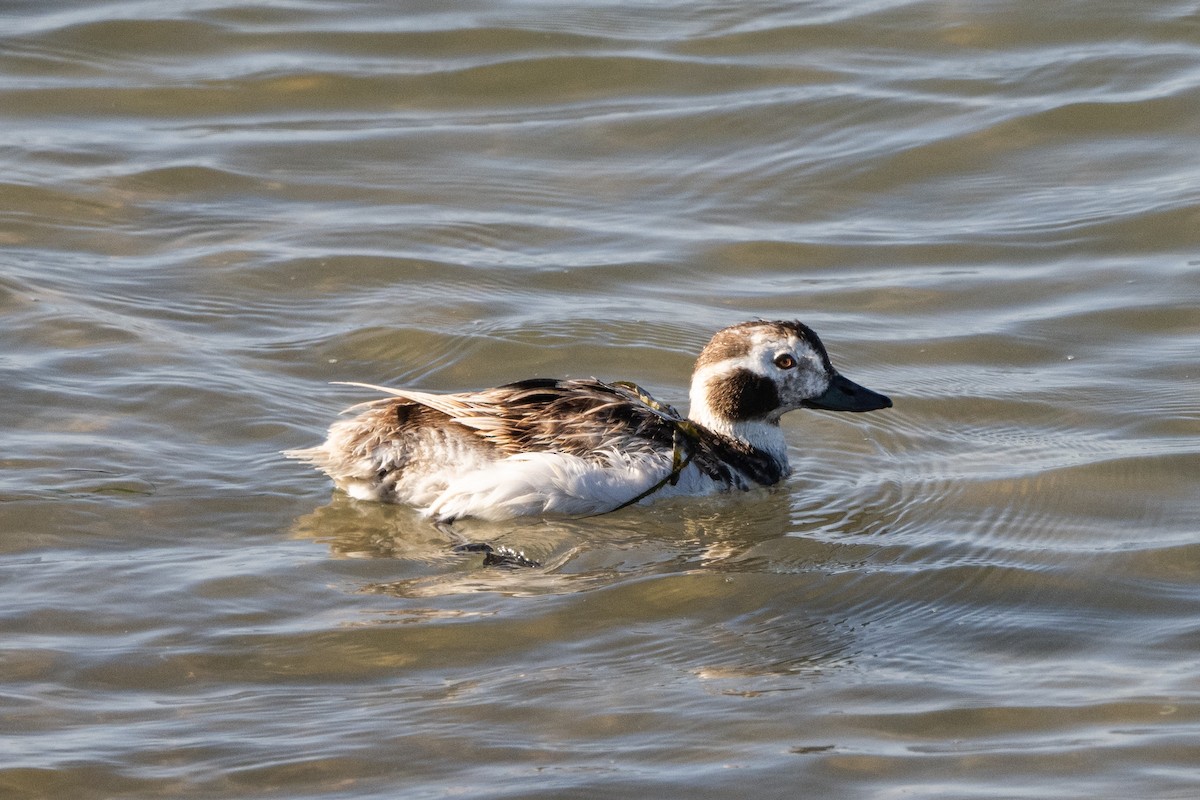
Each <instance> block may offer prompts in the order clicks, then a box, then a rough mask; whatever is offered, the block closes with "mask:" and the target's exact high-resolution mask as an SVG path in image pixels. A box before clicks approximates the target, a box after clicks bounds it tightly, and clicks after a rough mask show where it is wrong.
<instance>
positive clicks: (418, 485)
mask: <svg viewBox="0 0 1200 800" xmlns="http://www.w3.org/2000/svg"><path fill="white" fill-rule="evenodd" d="M347 385H351V386H356V387H359V388H364V389H369V390H372V391H376V392H379V393H381V394H382V395H383V396H381V397H378V398H375V399H372V400H368V401H366V402H363V403H359V404H357V405H355V406H352V407H351V408H349V409H347V410H346V412H344V413H351V412H353V413H354V415H353V416H352V417H350V418H348V419H343V420H339V421H337V422H334V423H333V424H332V425H331V426H330V428H329V431H328V434H327V436H326V438H325V441H324V442H323V443H322V444H320V445H318V446H316V447H311V448H307V449H298V450H289V451H285V453H284V455H286V456H287V457H289V458H292V459H296V460H298V461H301V462H304V463H307V464H309V465H311V466H313V467H315V468H316V469H318V470H319V471H322V472H324V473H325V474H326V475H328V476H329V477H330V478H331V479H332V480H333V483H334V485H335V486H336V487H337V488H338V489H340V490H342V491H343V492H345V493H346V494H347V495H349V496H350V497H352V498H355V499H358V500H369V501H381V502H390V503H398V504H403V505H407V506H412V507H414V508H416V509H417V510H418V511H419V512H420V513H421V514H422V515H424V516H426V517H428V518H431V519H432V520H434V521H435V522H436V523H438V524H440V525H447V524H449V523H452V522H454V521H455V520H458V519H460V518H465V517H469V518H475V519H480V520H488V521H497V520H505V519H512V518H515V517H526V516H558V515H562V516H592V515H598V514H604V513H609V512H612V511H616V510H619V509H622V508H626V507H628V506H632V505H635V504H645V503H649V502H652V501H655V500H658V499H661V498H664V497H670V496H679V495H690V496H703V495H710V494H717V493H722V492H744V491H748V490H752V489H755V488H758V487H769V486H774V485H776V484H778V483H779V482H780V481H782V480H783V479H784V478H786V477H787V476H788V475H789V474H790V472H791V468H790V465H789V463H788V451H787V442H786V440H785V438H784V434H783V431H782V429H781V427H780V419H781V417H783V415H784V414H786V413H788V412H790V411H794V410H797V409H802V408H803V409H814V410H823V411H838V412H866V411H876V410H879V409H885V408H890V407H891V406H892V401H891V399H890V398H888V397H887V396H885V395H882V394H879V393H878V392H874V391H872V390H870V389H867V388H866V387H864V386H861V385H859V384H857V383H855V382H853V381H851V380H849V379H848V378H845V377H844V376H842V375H841V373H839V372H838V371H837V370H836V369H835V368H834V367H833V364H832V363H831V361H830V358H829V353H828V351H827V350H826V348H825V346H824V344H823V343H822V342H821V339H820V338H819V337H818V336H817V333H816V332H815V331H814V330H813V329H812V328H810V327H808V326H807V325H805V324H803V323H801V322H799V321H787V320H773V321H768V320H753V321H749V322H742V323H739V324H736V325H731V326H729V327H726V328H722V329H721V330H719V331H717V332H716V333H715V334H714V335H713V336H712V339H711V340H710V341H709V342H708V344H707V345H705V347H704V348H703V349H702V350H701V352H700V354H699V357H698V358H697V359H696V363H695V368H694V370H693V372H692V378H691V388H690V391H689V400H690V408H689V413H688V414H687V416H683V415H681V414H680V413H679V412H678V411H676V410H675V409H674V408H673V407H672V406H670V405H668V404H666V403H661V402H659V401H657V400H655V399H654V398H653V397H652V396H651V395H650V394H649V393H648V392H646V391H645V390H644V389H642V388H641V387H640V386H638V385H637V384H634V383H631V382H627V381H612V382H605V381H601V380H599V379H596V378H585V379H553V378H533V379H528V380H522V381H518V382H516V383H508V384H505V385H503V386H498V387H495V388H491V389H484V390H481V391H473V392H463V393H456V394H434V393H430V392H423V391H417V390H413V389H393V388H388V387H382V386H375V385H372V384H365V383H349V384H347Z"/></svg>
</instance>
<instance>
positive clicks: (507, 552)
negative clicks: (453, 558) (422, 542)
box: [433, 522, 542, 567]
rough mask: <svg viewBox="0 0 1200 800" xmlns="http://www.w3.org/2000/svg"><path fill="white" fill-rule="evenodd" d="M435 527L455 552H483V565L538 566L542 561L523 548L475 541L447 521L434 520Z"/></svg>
mask: <svg viewBox="0 0 1200 800" xmlns="http://www.w3.org/2000/svg"><path fill="white" fill-rule="evenodd" d="M433 527H435V528H437V529H438V530H439V531H441V532H442V533H443V534H445V535H446V537H447V538H448V539H450V540H451V541H452V542H454V544H453V545H451V549H452V550H454V552H456V553H483V566H485V567H540V566H542V562H540V561H534V560H533V559H532V558H529V557H527V556H526V555H525V551H523V550H514V549H512V548H511V547H506V546H505V545H502V544H488V543H487V542H476V541H472V540H471V539H468V538H467V537H465V536H463V535H462V534H461V533H459V532H458V531H456V530H454V528H452V527H451V526H450V523H448V522H435V523H434V524H433Z"/></svg>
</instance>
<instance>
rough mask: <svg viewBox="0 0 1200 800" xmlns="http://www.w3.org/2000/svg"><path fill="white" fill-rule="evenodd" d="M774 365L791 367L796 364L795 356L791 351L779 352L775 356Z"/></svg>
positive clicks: (781, 367) (782, 367) (785, 367)
mask: <svg viewBox="0 0 1200 800" xmlns="http://www.w3.org/2000/svg"><path fill="white" fill-rule="evenodd" d="M775 366H777V367H779V368H780V369H791V368H792V367H794V366H796V357H795V356H793V355H792V354H791V353H780V354H779V355H777V356H775Z"/></svg>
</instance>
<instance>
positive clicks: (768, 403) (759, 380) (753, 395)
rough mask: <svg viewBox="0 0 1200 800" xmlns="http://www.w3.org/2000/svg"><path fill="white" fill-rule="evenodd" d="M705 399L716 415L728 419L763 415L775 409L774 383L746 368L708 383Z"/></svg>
mask: <svg viewBox="0 0 1200 800" xmlns="http://www.w3.org/2000/svg"><path fill="white" fill-rule="evenodd" d="M708 400H709V403H710V404H711V405H712V409H713V411H715V412H716V413H717V415H719V416H722V417H725V418H726V419H732V420H748V419H755V418H758V417H765V416H767V415H768V414H770V413H771V412H772V411H774V410H775V409H777V408H779V390H778V389H776V388H775V382H774V381H771V380H769V379H767V378H764V377H762V376H761V375H755V374H754V373H753V372H751V371H750V370H748V369H739V370H734V372H733V373H731V374H730V375H727V376H725V377H723V378H714V379H712V380H710V381H709V382H708Z"/></svg>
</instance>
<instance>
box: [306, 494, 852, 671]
mask: <svg viewBox="0 0 1200 800" xmlns="http://www.w3.org/2000/svg"><path fill="white" fill-rule="evenodd" d="M794 502H795V498H794V497H793V496H792V495H791V494H790V493H789V492H787V491H780V490H774V491H762V492H754V493H750V494H747V495H738V496H725V497H715V498H699V499H697V498H687V499H684V498H681V499H672V500H667V501H664V502H661V503H657V504H653V505H651V506H648V507H641V508H633V509H627V510H623V511H620V512H616V513H613V514H609V515H603V516H598V517H590V518H585V519H519V520H512V521H507V522H497V523H484V522H478V521H467V522H462V523H460V532H461V533H462V534H463V535H464V536H466V537H468V538H470V539H472V540H474V541H487V542H489V543H492V544H503V545H506V546H509V547H513V548H514V549H518V550H523V551H525V552H526V553H527V554H528V555H529V556H530V557H532V558H536V559H537V560H539V561H540V562H541V563H542V564H543V566H542V567H539V568H525V569H522V568H517V569H504V568H494V567H484V566H482V564H481V557H480V556H479V555H478V554H463V553H457V552H454V551H453V550H452V548H451V543H450V542H449V541H448V540H447V538H446V537H445V536H444V535H443V534H442V533H441V532H440V531H439V530H437V529H436V528H435V527H434V526H433V525H432V524H431V523H430V522H429V521H428V520H426V519H424V518H422V517H421V516H420V515H419V514H417V513H416V512H414V511H413V510H412V509H409V508H405V507H400V506H392V505H385V504H377V503H363V502H359V501H355V500H352V499H350V498H347V497H345V496H344V495H341V494H340V493H339V494H335V495H334V496H333V498H332V500H331V501H330V502H329V503H328V504H326V505H324V506H322V507H320V508H317V509H315V510H314V511H312V512H311V513H309V514H306V515H304V516H303V517H300V518H299V519H297V520H296V522H295V524H294V526H293V529H292V530H293V534H294V535H295V536H296V537H298V538H303V539H308V540H312V541H316V542H320V543H323V544H325V545H326V546H327V547H328V548H329V551H330V553H331V555H332V556H333V557H334V558H336V559H367V560H371V561H372V562H375V563H376V564H377V563H378V561H379V560H391V561H392V562H394V564H395V577H394V578H392V577H389V578H387V579H385V580H380V577H381V576H380V574H379V571H378V570H377V569H364V570H362V571H361V574H359V573H356V574H357V575H358V577H356V578H351V581H350V584H349V587H348V589H349V591H351V592H352V593H355V594H359V595H376V596H380V597H386V598H390V599H391V601H400V602H399V605H398V606H388V607H386V608H384V609H379V608H376V609H373V610H372V612H371V615H372V623H371V624H372V625H382V626H384V627H388V626H391V625H393V624H404V625H406V626H407V625H411V624H418V625H435V626H438V625H442V624H461V623H462V622H463V621H464V619H466V618H464V616H463V615H464V614H466V615H467V617H468V618H470V619H473V620H475V622H474V623H471V624H484V622H483V621H484V620H490V622H487V623H486V624H488V625H497V626H500V627H502V628H507V626H508V625H509V624H510V623H516V624H519V625H520V626H521V627H522V629H524V628H525V627H526V626H533V627H536V628H537V629H538V630H539V631H542V632H543V633H544V635H545V636H546V637H549V638H548V640H547V641H555V640H557V641H561V640H562V639H563V638H564V637H565V638H566V639H571V638H573V637H580V636H582V637H586V638H588V639H601V640H603V641H604V644H603V647H601V648H600V649H601V650H603V651H604V652H606V653H608V654H609V655H608V656H606V658H613V659H617V660H620V659H621V658H627V657H630V656H631V654H632V653H634V652H637V653H640V654H641V657H647V655H648V653H647V649H649V651H650V653H649V657H652V658H654V659H660V660H662V661H666V662H671V663H676V664H678V665H679V666H680V668H681V669H684V670H685V671H687V672H688V673H690V674H691V675H692V676H693V678H695V679H698V680H701V681H702V682H703V683H704V686H705V687H706V691H711V692H716V693H719V694H727V693H733V694H743V693H746V692H758V691H764V690H768V689H769V688H770V687H764V686H760V685H759V684H758V679H759V678H765V677H767V676H776V677H778V676H781V675H791V674H795V673H798V672H802V673H810V672H811V671H812V670H813V669H815V668H818V667H822V668H827V667H830V666H833V665H836V664H844V663H849V662H851V661H853V660H854V658H855V657H856V654H857V652H858V651H859V650H860V649H861V648H860V647H859V645H858V644H856V636H857V633H856V630H857V629H856V626H855V623H854V620H847V619H846V618H845V614H844V613H843V609H841V608H840V604H839V603H838V602H837V601H836V595H837V593H838V591H839V587H844V586H845V584H846V582H847V580H852V579H853V576H854V571H855V569H856V565H860V564H861V563H862V560H863V553H864V552H865V551H864V549H863V547H864V546H863V545H861V544H859V543H857V542H854V541H847V540H851V539H853V537H852V536H851V535H850V534H851V533H853V532H851V531H847V530H842V531H841V532H840V533H841V535H839V532H838V531H835V530H834V529H833V528H834V527H836V526H837V525H838V524H849V523H850V522H851V521H850V520H843V521H842V522H841V523H837V524H835V525H834V526H833V527H829V526H826V527H822V528H821V529H820V530H819V531H813V530H805V529H804V527H803V524H800V525H799V526H798V523H797V520H796V517H795V511H794V508H793V504H794ZM809 533H815V534H820V535H816V536H810V535H808V534H809ZM487 595H490V596H491V597H492V599H490V600H487V599H485V596H487ZM534 597H541V598H543V599H545V600H549V602H539V603H537V604H535V605H531V604H530V603H528V602H527V601H522V600H521V598H534ZM471 598H476V599H474V600H472V599H471ZM481 602H482V603H483V605H480V603H481ZM599 609H602V611H599ZM414 612H415V613H414ZM447 615H449V617H447ZM447 620H449V621H447ZM661 626H666V627H667V628H668V629H670V630H671V631H673V632H674V633H673V634H672V635H668V636H663V635H662V633H663V632H662V630H661V629H660V628H661ZM646 630H653V631H655V633H654V635H653V637H652V639H653V641H647V640H646V638H645V636H643V635H642V634H641V633H639V631H646ZM480 635H487V634H480ZM522 635H523V636H525V637H529V636H530V634H529V633H524V634H522ZM555 637H557V639H555ZM538 638H540V636H539V637H538ZM530 644H531V646H532V644H533V642H532V641H531V642H530ZM747 681H749V683H747ZM775 688H777V689H778V688H783V687H778V686H777V687H775Z"/></svg>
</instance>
